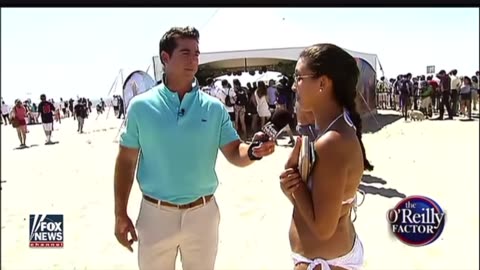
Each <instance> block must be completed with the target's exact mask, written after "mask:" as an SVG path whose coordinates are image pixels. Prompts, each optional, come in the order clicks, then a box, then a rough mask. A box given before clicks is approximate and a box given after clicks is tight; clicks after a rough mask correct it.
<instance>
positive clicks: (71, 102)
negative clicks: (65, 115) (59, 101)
mask: <svg viewBox="0 0 480 270" xmlns="http://www.w3.org/2000/svg"><path fill="white" fill-rule="evenodd" d="M73 103H74V100H73V98H70V99H69V100H68V110H69V111H70V112H69V115H73V120H75V119H76V118H75V113H74V111H73V105H74V104H73Z"/></svg>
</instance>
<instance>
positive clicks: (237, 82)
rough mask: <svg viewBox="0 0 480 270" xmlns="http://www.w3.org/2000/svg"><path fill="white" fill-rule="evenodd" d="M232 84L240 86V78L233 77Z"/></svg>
mask: <svg viewBox="0 0 480 270" xmlns="http://www.w3.org/2000/svg"><path fill="white" fill-rule="evenodd" d="M233 86H238V87H240V86H242V84H241V83H240V80H239V79H233Z"/></svg>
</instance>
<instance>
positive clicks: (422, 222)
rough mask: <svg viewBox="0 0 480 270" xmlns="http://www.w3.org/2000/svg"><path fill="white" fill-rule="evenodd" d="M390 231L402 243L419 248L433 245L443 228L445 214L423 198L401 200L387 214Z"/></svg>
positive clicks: (436, 205)
mask: <svg viewBox="0 0 480 270" xmlns="http://www.w3.org/2000/svg"><path fill="white" fill-rule="evenodd" d="M387 219H388V222H389V225H390V229H391V230H392V232H393V234H394V235H395V236H396V237H397V238H398V239H399V240H400V241H402V242H403V243H405V244H407V245H410V246H415V247H420V246H425V245H428V244H431V243H433V242H434V241H435V240H437V239H438V237H439V236H440V235H441V234H442V232H443V228H444V227H445V213H444V212H443V210H442V208H441V207H440V205H438V204H437V203H436V202H435V201H434V200H432V199H430V198H428V197H425V196H410V197H407V198H405V199H403V200H401V201H400V202H399V203H398V204H397V205H396V206H395V208H393V209H390V210H389V211H388V214H387Z"/></svg>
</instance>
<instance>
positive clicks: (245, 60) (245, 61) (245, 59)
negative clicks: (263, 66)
mask: <svg viewBox="0 0 480 270" xmlns="http://www.w3.org/2000/svg"><path fill="white" fill-rule="evenodd" d="M244 64H245V69H244V72H247V58H244Z"/></svg>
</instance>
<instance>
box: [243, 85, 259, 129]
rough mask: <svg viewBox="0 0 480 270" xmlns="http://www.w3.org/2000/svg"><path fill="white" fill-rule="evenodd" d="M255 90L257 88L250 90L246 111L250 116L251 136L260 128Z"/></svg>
mask: <svg viewBox="0 0 480 270" xmlns="http://www.w3.org/2000/svg"><path fill="white" fill-rule="evenodd" d="M247 85H248V84H247ZM255 90H256V89H253V88H251V89H249V90H248V103H247V106H246V112H247V114H248V116H249V122H250V131H249V135H248V136H249V138H251V136H253V133H255V132H256V131H257V128H258V112H257V100H256V99H255ZM245 122H247V121H245Z"/></svg>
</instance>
